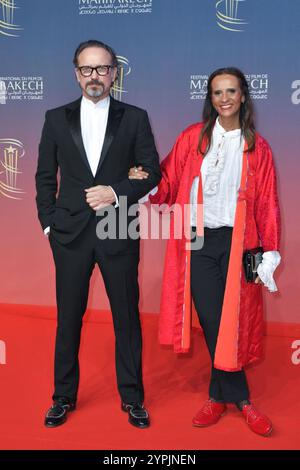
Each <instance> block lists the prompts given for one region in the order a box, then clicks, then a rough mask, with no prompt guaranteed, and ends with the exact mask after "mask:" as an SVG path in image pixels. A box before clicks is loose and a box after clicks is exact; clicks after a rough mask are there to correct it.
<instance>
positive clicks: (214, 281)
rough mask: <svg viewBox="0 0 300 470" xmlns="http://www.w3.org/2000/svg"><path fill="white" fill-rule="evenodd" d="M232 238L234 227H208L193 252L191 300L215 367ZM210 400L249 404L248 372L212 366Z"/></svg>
mask: <svg viewBox="0 0 300 470" xmlns="http://www.w3.org/2000/svg"><path fill="white" fill-rule="evenodd" d="M231 238H232V228H231V227H220V228H216V229H210V228H206V227H205V228H204V245H203V247H202V248H201V249H199V250H192V251H191V287H192V297H193V300H194V304H195V308H196V311H197V314H198V317H199V322H200V325H201V327H202V329H203V332H204V337H205V340H206V343H207V347H208V350H209V353H210V356H211V360H212V363H213V361H214V356H215V349H216V344H217V339H218V332H219V326H220V321H221V314H222V306H223V299H224V292H225V284H226V277H227V271H228V263H229V255H230V247H231ZM209 396H210V397H211V398H213V399H215V400H217V401H220V402H226V403H236V402H240V401H242V400H247V399H248V398H249V390H248V385H247V380H246V375H245V372H244V371H243V370H241V371H238V372H227V371H223V370H218V369H216V368H215V367H213V365H212V369H211V380H210V385H209Z"/></svg>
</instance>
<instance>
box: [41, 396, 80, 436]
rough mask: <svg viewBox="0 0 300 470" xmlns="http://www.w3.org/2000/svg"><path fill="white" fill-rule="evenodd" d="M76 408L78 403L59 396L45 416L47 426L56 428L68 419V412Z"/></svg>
mask: <svg viewBox="0 0 300 470" xmlns="http://www.w3.org/2000/svg"><path fill="white" fill-rule="evenodd" d="M75 408H76V403H72V402H71V400H70V399H69V398H66V397H59V398H57V400H55V401H54V402H53V405H52V406H51V408H49V410H48V411H47V414H46V417H45V426H47V428H55V427H56V426H60V425H61V424H64V423H65V422H66V421H67V413H68V412H69V411H73V410H75Z"/></svg>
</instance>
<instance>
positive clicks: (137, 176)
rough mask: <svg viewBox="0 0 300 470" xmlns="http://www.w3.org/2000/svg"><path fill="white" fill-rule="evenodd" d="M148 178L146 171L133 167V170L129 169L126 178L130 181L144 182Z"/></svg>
mask: <svg viewBox="0 0 300 470" xmlns="http://www.w3.org/2000/svg"><path fill="white" fill-rule="evenodd" d="M148 176H149V173H147V171H144V170H143V167H142V166H138V167H136V166H134V167H133V168H130V170H129V172H128V178H129V179H130V180H144V179H147V178H148Z"/></svg>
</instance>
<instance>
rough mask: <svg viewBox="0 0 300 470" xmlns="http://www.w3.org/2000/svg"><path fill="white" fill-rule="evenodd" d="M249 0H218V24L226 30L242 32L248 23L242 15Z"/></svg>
mask: <svg viewBox="0 0 300 470" xmlns="http://www.w3.org/2000/svg"><path fill="white" fill-rule="evenodd" d="M246 1H247V0H218V1H217V2H216V15H217V24H218V26H220V28H222V29H225V30H226V31H234V32H242V31H244V27H245V25H246V24H247V21H245V20H244V19H243V17H242V15H243V13H244V9H243V7H244V3H245V2H246Z"/></svg>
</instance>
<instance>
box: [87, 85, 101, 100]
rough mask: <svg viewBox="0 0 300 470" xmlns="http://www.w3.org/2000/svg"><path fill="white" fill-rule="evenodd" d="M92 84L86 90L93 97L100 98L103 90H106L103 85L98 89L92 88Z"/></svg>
mask: <svg viewBox="0 0 300 470" xmlns="http://www.w3.org/2000/svg"><path fill="white" fill-rule="evenodd" d="M91 86H92V85H91ZM91 86H88V87H87V88H86V92H87V94H88V95H89V96H90V97H91V98H99V97H100V96H101V95H103V92H104V88H103V87H101V88H98V89H97V90H94V89H93V88H91Z"/></svg>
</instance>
